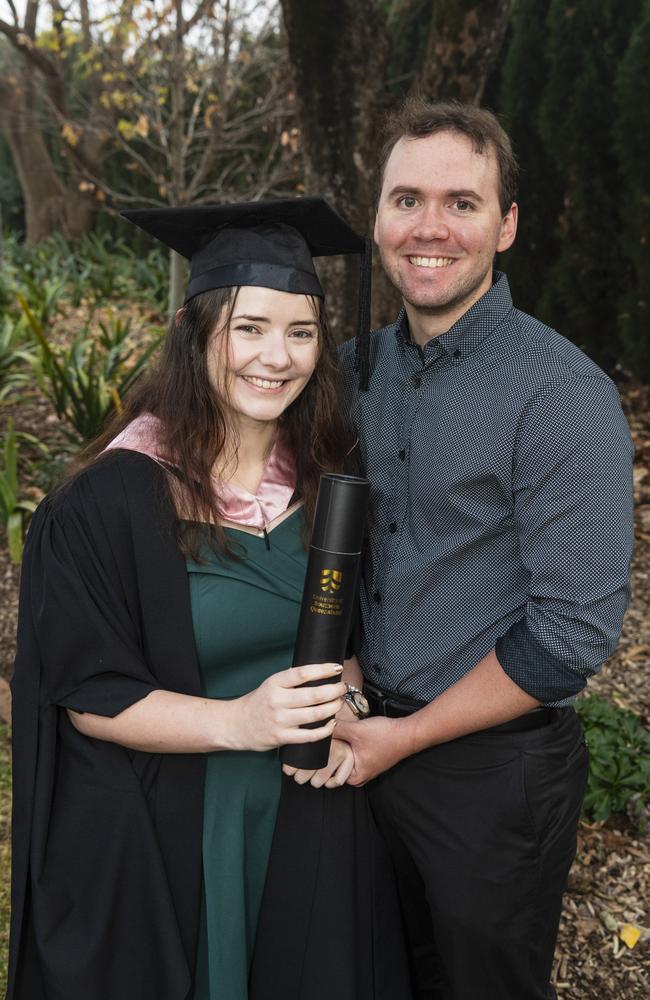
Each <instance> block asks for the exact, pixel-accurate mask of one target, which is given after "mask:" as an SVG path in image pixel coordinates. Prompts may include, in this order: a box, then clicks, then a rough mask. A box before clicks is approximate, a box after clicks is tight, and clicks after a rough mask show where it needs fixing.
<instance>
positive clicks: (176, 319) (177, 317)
mask: <svg viewBox="0 0 650 1000" xmlns="http://www.w3.org/2000/svg"><path fill="white" fill-rule="evenodd" d="M184 312H185V306H181V307H180V309H177V310H176V313H175V315H174V322H175V323H180V321H181V316H182V315H183V313H184Z"/></svg>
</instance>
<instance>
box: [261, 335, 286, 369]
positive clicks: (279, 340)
mask: <svg viewBox="0 0 650 1000" xmlns="http://www.w3.org/2000/svg"><path fill="white" fill-rule="evenodd" d="M260 361H261V362H262V364H264V365H267V366H268V367H269V368H289V367H290V365H291V355H290V354H289V350H288V348H287V343H286V340H285V338H284V334H282V335H280V334H278V335H275V334H272V333H268V334H267V335H266V336H265V337H264V341H263V343H262V349H261V351H260Z"/></svg>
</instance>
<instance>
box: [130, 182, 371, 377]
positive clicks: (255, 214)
mask: <svg viewBox="0 0 650 1000" xmlns="http://www.w3.org/2000/svg"><path fill="white" fill-rule="evenodd" d="M121 214H122V216H123V217H124V218H125V219H128V221H129V222H132V223H134V225H136V226H139V228H140V229H143V230H145V232H147V233H149V234H150V235H151V236H155V237H156V239H158V240H160V242H161V243H164V244H165V246H167V247H170V248H171V249H172V250H176V252H177V253H179V254H181V255H182V256H183V257H186V258H187V259H188V260H189V261H190V280H189V284H188V286H187V292H186V295H185V301H186V302H188V301H189V300H190V299H191V298H193V297H194V296H195V295H199V294H200V293H201V292H206V291H209V290H210V289H213V288H226V287H228V286H233V285H260V286H262V287H264V288H275V289H277V290H278V291H283V292H294V293H297V294H303V295H316V296H319V297H321V298H322V297H323V289H322V288H321V284H320V281H319V280H318V276H317V274H316V271H315V269H314V265H313V261H312V257H331V256H335V255H339V254H351V253H356V254H360V255H361V265H360V283H359V320H358V328H357V350H356V369H357V371H359V380H360V384H361V387H362V388H364V389H365V388H367V386H368V377H369V338H370V279H371V265H372V244H371V242H370V240H369V239H368V238H367V237H364V236H360V235H359V234H358V233H356V232H355V231H354V230H353V229H351V228H350V226H348V224H347V223H346V222H345V221H344V220H343V219H342V218H341V217H340V216H339V215H338V214H337V213H336V212H335V211H334V210H333V209H332V208H330V206H329V205H328V204H327V202H326V201H324V200H323V199H322V198H282V199H277V200H275V201H251V202H240V203H238V204H234V205H190V206H184V207H176V208H143V209H133V210H128V211H124V212H122V213H121Z"/></svg>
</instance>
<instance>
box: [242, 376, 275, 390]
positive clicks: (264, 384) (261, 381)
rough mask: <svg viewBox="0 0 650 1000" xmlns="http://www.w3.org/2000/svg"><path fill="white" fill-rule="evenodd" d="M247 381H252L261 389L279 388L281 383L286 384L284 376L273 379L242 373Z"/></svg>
mask: <svg viewBox="0 0 650 1000" xmlns="http://www.w3.org/2000/svg"><path fill="white" fill-rule="evenodd" d="M242 378H243V379H244V381H245V382H250V383H251V384H252V385H257V386H259V387H260V389H278V388H279V387H280V386H281V385H284V382H285V380H284V379H283V378H280V379H275V380H274V381H271V379H268V378H256V377H255V376H254V375H242Z"/></svg>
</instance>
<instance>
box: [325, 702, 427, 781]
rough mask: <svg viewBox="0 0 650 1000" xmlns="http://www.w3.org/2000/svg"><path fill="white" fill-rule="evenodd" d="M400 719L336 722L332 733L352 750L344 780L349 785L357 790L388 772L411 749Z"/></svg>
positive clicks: (406, 755)
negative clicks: (346, 777) (347, 775)
mask: <svg viewBox="0 0 650 1000" xmlns="http://www.w3.org/2000/svg"><path fill="white" fill-rule="evenodd" d="M402 722H403V720H402V719H386V718H383V717H381V718H380V717H378V716H377V717H375V718H372V719H363V720H362V721H360V722H340V721H337V723H336V729H335V730H334V734H335V736H336V739H337V740H345V741H346V742H347V743H349V744H350V746H351V747H352V753H353V754H354V768H353V770H352V773H351V775H350V777H349V778H348V784H349V785H355V786H356V787H359V786H361V785H365V783H366V782H367V781H370V780H371V779H372V778H376V777H377V775H378V774H382V773H383V772H384V771H388V769H389V768H391V767H393V766H394V765H395V764H397V762H398V761H400V760H402V758H403V757H408V756H409V754H410V753H412V750H410V749H409V747H408V742H407V740H406V739H405V736H406V733H405V732H404V727H403V726H402Z"/></svg>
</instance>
